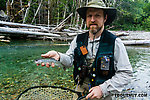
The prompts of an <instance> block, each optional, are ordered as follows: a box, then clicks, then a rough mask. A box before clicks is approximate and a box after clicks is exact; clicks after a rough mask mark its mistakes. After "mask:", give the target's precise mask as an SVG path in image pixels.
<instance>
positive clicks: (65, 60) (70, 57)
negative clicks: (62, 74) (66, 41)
mask: <svg viewBox="0 0 150 100" xmlns="http://www.w3.org/2000/svg"><path fill="white" fill-rule="evenodd" d="M76 39H77V36H76V37H75V38H74V39H73V41H72V42H71V44H70V47H69V49H68V50H67V52H66V53H65V54H64V53H60V52H58V53H59V55H60V62H61V63H62V64H63V65H64V66H65V67H71V66H72V65H73V61H74V49H75V48H76V46H77V43H76Z"/></svg>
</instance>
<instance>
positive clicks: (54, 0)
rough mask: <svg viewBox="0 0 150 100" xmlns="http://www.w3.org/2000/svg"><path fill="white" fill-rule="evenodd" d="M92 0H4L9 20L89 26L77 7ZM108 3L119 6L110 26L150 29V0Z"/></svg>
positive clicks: (109, 1)
mask: <svg viewBox="0 0 150 100" xmlns="http://www.w3.org/2000/svg"><path fill="white" fill-rule="evenodd" d="M89 1H91V0H0V2H1V6H0V10H1V12H2V11H4V12H5V14H6V15H7V19H5V21H10V22H17V23H25V24H33V25H46V26H50V25H58V24H59V23H60V22H61V21H63V20H64V19H65V18H66V17H67V16H69V15H70V14H72V15H71V17H69V18H68V20H67V21H65V24H66V25H68V26H73V27H76V28H79V29H86V26H85V24H84V20H82V19H81V18H80V17H79V15H78V13H77V12H76V9H77V8H79V7H81V6H85V5H86V4H87V3H88V2H89ZM103 1H104V3H105V4H106V6H109V7H115V8H116V9H117V18H116V20H115V21H114V22H113V23H112V24H111V25H109V26H107V28H108V29H111V30H131V31H135V30H140V31H141V30H144V31H150V0H103Z"/></svg>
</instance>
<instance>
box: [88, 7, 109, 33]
mask: <svg viewBox="0 0 150 100" xmlns="http://www.w3.org/2000/svg"><path fill="white" fill-rule="evenodd" d="M106 19H107V17H105V18H104V11H103V10H102V9H96V8H88V10H87V13H86V25H87V28H88V29H89V31H90V32H91V33H92V34H96V33H98V32H99V31H100V30H101V29H102V27H103V26H104V23H105V21H106Z"/></svg>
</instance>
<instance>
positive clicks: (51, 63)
mask: <svg viewBox="0 0 150 100" xmlns="http://www.w3.org/2000/svg"><path fill="white" fill-rule="evenodd" d="M35 63H36V64H37V66H39V65H41V66H45V65H46V67H50V66H52V67H55V66H57V67H63V68H64V65H62V64H61V62H60V61H56V60H55V59H53V58H45V59H39V60H35Z"/></svg>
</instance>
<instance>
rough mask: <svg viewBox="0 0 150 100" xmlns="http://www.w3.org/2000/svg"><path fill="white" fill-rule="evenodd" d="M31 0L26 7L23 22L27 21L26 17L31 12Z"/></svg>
mask: <svg viewBox="0 0 150 100" xmlns="http://www.w3.org/2000/svg"><path fill="white" fill-rule="evenodd" d="M31 2H32V0H30V1H29V2H28V8H27V9H26V13H25V16H24V19H23V23H25V22H26V18H27V16H28V13H29V9H30V5H31Z"/></svg>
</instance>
